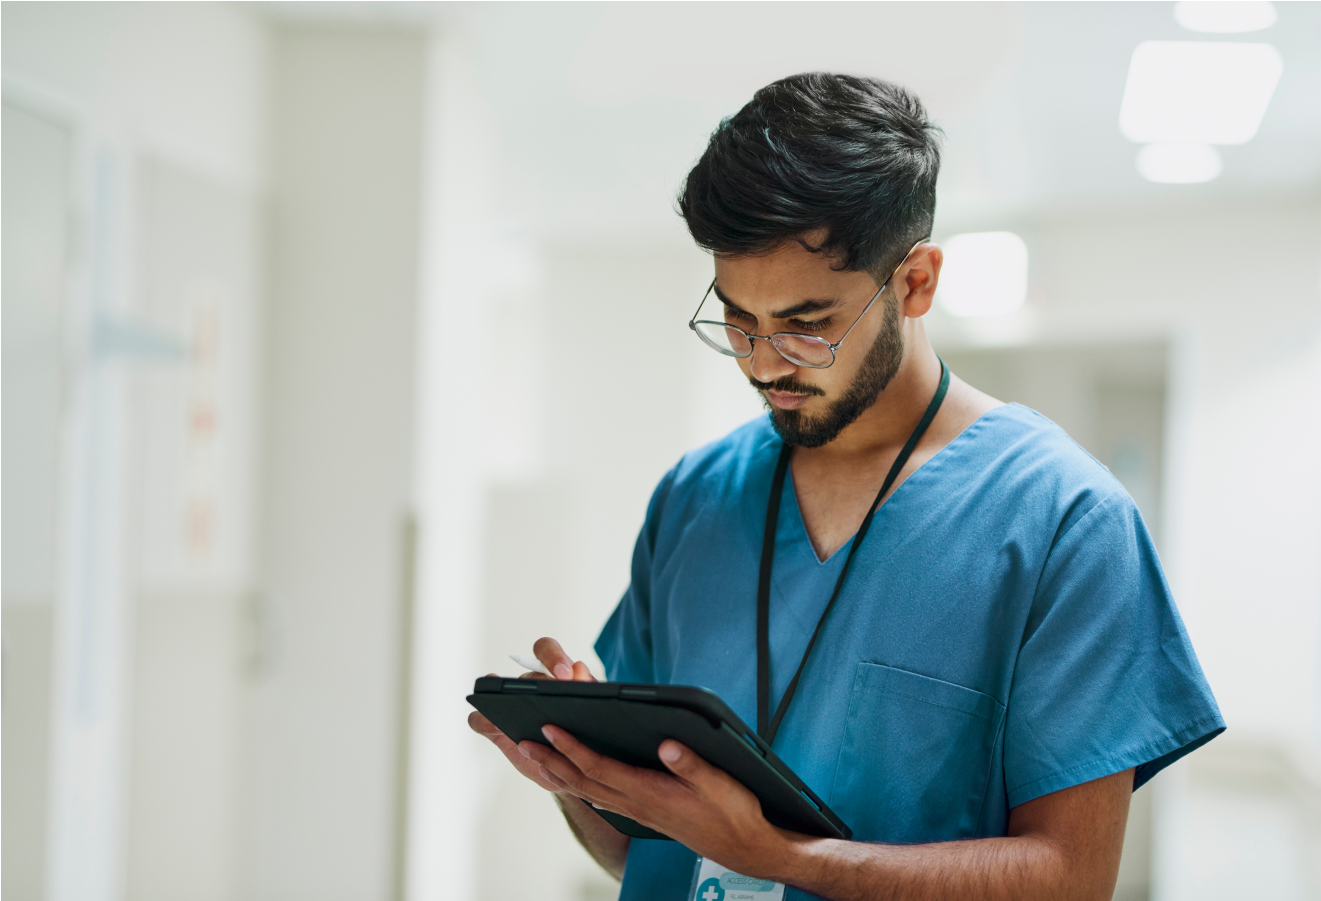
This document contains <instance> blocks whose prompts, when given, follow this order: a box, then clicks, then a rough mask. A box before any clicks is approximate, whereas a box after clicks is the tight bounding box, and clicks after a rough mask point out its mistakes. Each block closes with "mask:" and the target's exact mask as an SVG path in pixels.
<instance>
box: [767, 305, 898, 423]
mask: <svg viewBox="0 0 1321 901" xmlns="http://www.w3.org/2000/svg"><path fill="white" fill-rule="evenodd" d="M903 359H904V332H903V327H902V326H901V325H900V321H899V303H898V301H897V300H896V299H894V298H891V299H890V301H889V302H888V303H886V304H885V319H884V320H883V321H882V323H881V332H880V334H879V335H877V336H876V340H875V341H874V342H873V343H872V346H871V349H870V350H868V351H867V356H866V358H865V359H863V361H862V367H861V368H860V369H859V370H858V374H857V376H856V377H855V378H854V379H853V383H852V384H851V385H849V387H848V389H847V390H845V392H844V394H843V395H842V396H841V397H840V399H839V400H837V401H835V402H834V403H833V404H831V405H830V406H829V407H828V408H826V411H825V412H824V413H822V414H820V415H819V416H804V415H803V414H802V413H801V412H799V411H798V410H781V409H779V408H777V407H774V406H772V405H771V403H770V401H768V400H767V399H766V395H765V394H762V395H761V400H762V403H764V404H765V405H766V409H767V410H768V411H769V412H770V414H771V425H772V426H774V428H775V432H776V434H778V435H779V436H780V440H781V441H783V442H784V443H785V444H789V445H794V446H797V447H821V446H822V445H823V444H829V443H830V442H831V441H834V440H835V438H837V437H838V436H839V433H840V432H842V431H844V429H846V428H848V427H849V426H850V425H852V424H853V423H854V421H855V420H857V418H858V417H859V416H861V415H862V414H863V413H864V412H866V411H867V410H868V409H869V408H870V407H871V405H872V404H874V403H876V399H877V398H878V397H880V395H881V392H882V391H884V390H885V387H886V386H887V385H889V384H890V381H891V380H892V379H893V378H894V377H895V373H897V372H898V371H899V364H900V363H901V362H903ZM752 385H753V387H755V388H758V389H761V390H765V389H768V388H769V389H771V390H775V391H787V392H796V393H799V394H816V395H821V394H823V393H824V392H822V391H821V389H820V388H817V387H816V386H815V385H807V384H804V383H802V382H797V381H795V380H793V379H777V380H776V381H774V382H759V381H757V380H756V379H753V380H752Z"/></svg>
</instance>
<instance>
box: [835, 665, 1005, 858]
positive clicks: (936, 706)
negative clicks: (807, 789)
mask: <svg viewBox="0 0 1321 901" xmlns="http://www.w3.org/2000/svg"><path fill="white" fill-rule="evenodd" d="M1004 714H1005V708H1004V706H1003V705H1002V704H1000V702H998V701H996V700H995V699H994V698H992V697H991V696H990V695H986V694H983V693H981V692H980V691H973V690H972V689H970V688H964V687H962V686H960V685H955V684H953V683H952V682H942V681H941V680H939V679H932V678H929V677H927V676H919V675H917V674H916V673H910V672H908V671H907V670H901V669H895V668H894V667H889V666H882V665H881V664H878V663H859V664H858V668H857V673H856V675H855V677H854V680H853V691H852V694H851V695H850V698H849V712H848V719H847V721H846V723H845V727H844V740H843V743H842V744H841V746H840V753H839V762H838V764H837V765H836V768H835V780H834V784H833V785H832V786H831V791H830V800H829V801H828V803H829V804H830V806H831V807H832V808H833V809H834V811H835V812H836V813H837V814H839V816H840V817H841V818H842V819H843V820H844V822H846V823H848V824H849V826H850V827H852V829H853V837H854V839H857V840H861V841H884V842H931V841H946V840H950V839H957V838H969V837H972V836H975V835H976V834H977V821H978V818H979V816H980V813H981V808H982V803H983V801H984V799H985V796H986V786H987V783H988V781H989V779H990V769H991V764H992V755H993V753H994V750H995V744H996V740H997V739H998V737H999V733H1000V729H1001V727H1002V726H1003V724H1004Z"/></svg>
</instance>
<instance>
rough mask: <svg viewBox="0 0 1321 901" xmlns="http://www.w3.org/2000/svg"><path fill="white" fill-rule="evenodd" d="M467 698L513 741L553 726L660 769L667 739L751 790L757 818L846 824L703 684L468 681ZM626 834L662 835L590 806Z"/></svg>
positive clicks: (837, 834) (821, 830)
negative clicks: (659, 752)
mask: <svg viewBox="0 0 1321 901" xmlns="http://www.w3.org/2000/svg"><path fill="white" fill-rule="evenodd" d="M468 703H470V704H472V706H474V707H476V708H477V709H478V710H480V711H481V712H482V713H483V714H484V715H485V716H486V718H487V719H489V720H490V721H491V722H492V723H494V724H495V725H496V726H498V727H499V728H500V730H501V731H502V732H504V733H505V735H507V736H509V737H510V738H511V739H513V740H514V741H516V742H520V741H535V742H540V743H541V744H546V743H547V742H546V739H545V737H544V736H543V735H542V734H541V728H542V727H543V726H545V725H547V724H552V725H556V726H559V727H560V728H561V729H564V730H565V731H567V732H569V733H570V734H571V735H573V736H575V737H576V738H577V739H578V740H579V741H581V742H582V743H583V744H585V745H586V746H587V747H589V748H591V749H592V750H593V751H596V752H597V753H599V754H604V755H605V756H607V757H612V758H614V759H615V760H619V761H622V762H623V763H627V764H630V765H632V766H639V767H649V768H650V769H653V770H662V771H666V767H665V765H664V764H663V763H661V761H660V758H659V757H657V756H656V751H657V748H659V746H660V744H661V742H662V741H664V740H665V739H667V738H673V739H675V740H676V741H679V742H682V743H683V744H684V745H686V746H687V747H689V748H691V749H692V750H693V751H694V752H695V753H697V754H698V755H699V756H700V757H701V758H702V759H703V760H706V761H707V762H708V763H710V764H711V765H712V766H715V767H718V768H719V769H722V770H724V771H725V772H727V773H729V775H731V776H733V777H734V778H735V779H737V780H738V781H739V782H741V783H742V784H743V785H745V786H747V788H748V789H749V790H750V791H751V792H752V793H753V794H755V795H756V796H757V798H758V800H760V801H761V808H762V812H763V814H765V816H766V819H767V820H769V821H770V822H771V823H772V824H774V825H776V826H779V827H781V828H783V829H789V830H792V831H794V832H801V833H804V834H806V835H818V836H823V837H827V838H843V839H847V838H851V837H852V835H853V833H852V831H851V830H850V829H849V827H848V826H846V825H845V824H844V822H843V821H842V820H841V819H840V818H839V817H837V816H835V813H834V811H832V810H831V809H830V808H829V807H827V806H826V803H825V802H824V801H822V800H821V799H820V798H818V797H817V796H816V794H815V793H813V791H812V790H811V789H810V788H808V787H807V785H806V784H804V782H803V781H802V780H801V779H799V778H798V776H797V775H795V774H794V772H793V770H791V769H789V767H788V766H787V765H786V764H785V763H784V761H782V760H780V758H779V757H777V756H775V752H774V751H772V750H771V749H770V747H769V746H768V745H767V744H766V743H765V742H764V741H762V740H761V738H760V737H759V736H758V735H757V734H756V733H755V732H754V731H753V730H752V729H751V728H750V727H748V726H747V725H745V724H744V723H743V721H742V720H740V719H739V718H738V716H736V715H735V714H734V712H733V711H732V710H730V709H729V707H728V706H726V705H725V702H724V701H722V700H720V698H719V697H718V696H717V695H716V694H714V693H713V692H710V691H707V690H706V689H705V688H697V687H694V686H689V685H646V684H633V683H627V682H569V681H558V680H550V679H506V678H502V677H499V676H487V677H484V678H481V679H478V680H477V684H476V686H475V687H474V689H473V693H472V694H470V695H469V696H468ZM596 812H597V813H598V814H600V815H601V816H602V817H604V818H605V820H606V821H607V822H609V823H610V825H612V826H614V827H615V828H616V829H618V830H619V831H620V832H622V833H624V834H625V835H630V836H633V837H635V838H651V839H668V838H669V836H666V835H661V834H660V833H659V832H655V831H653V830H651V829H648V828H647V827H646V826H643V825H642V824H640V823H637V822H635V821H634V820H631V819H629V818H628V817H625V816H621V815H619V814H616V813H611V812H610V811H605V810H597V811H596Z"/></svg>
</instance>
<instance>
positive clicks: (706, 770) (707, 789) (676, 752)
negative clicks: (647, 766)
mask: <svg viewBox="0 0 1321 901" xmlns="http://www.w3.org/2000/svg"><path fill="white" fill-rule="evenodd" d="M656 756H657V757H659V758H660V761H661V763H663V764H665V768H666V769H668V770H669V771H670V772H671V773H673V774H674V775H676V776H678V777H679V778H680V779H682V780H683V781H684V782H686V783H688V785H690V786H692V787H693V788H694V789H696V790H697V792H698V793H699V794H702V795H705V796H707V797H711V796H712V795H715V794H717V793H718V792H721V791H722V790H724V789H727V788H730V787H731V786H734V785H739V782H738V781H737V780H736V779H735V778H734V777H733V776H731V775H729V774H728V773H726V772H725V771H724V770H722V769H719V768H717V767H714V766H712V765H711V764H709V763H707V762H706V761H705V760H703V759H702V758H701V757H700V756H699V755H698V754H696V753H694V752H693V750H692V749H691V748H688V747H686V746H684V745H682V744H680V743H679V742H677V741H675V740H674V739H672V738H667V739H666V740H665V741H663V742H661V743H660V747H659V748H657V749H656Z"/></svg>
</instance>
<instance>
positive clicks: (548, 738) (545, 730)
mask: <svg viewBox="0 0 1321 901" xmlns="http://www.w3.org/2000/svg"><path fill="white" fill-rule="evenodd" d="M541 734H542V735H544V736H546V741H548V742H550V743H551V744H555V736H554V735H552V734H551V732H550V726H542V727H541Z"/></svg>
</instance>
